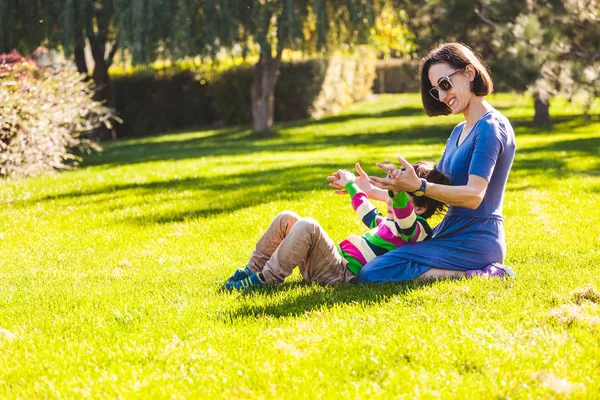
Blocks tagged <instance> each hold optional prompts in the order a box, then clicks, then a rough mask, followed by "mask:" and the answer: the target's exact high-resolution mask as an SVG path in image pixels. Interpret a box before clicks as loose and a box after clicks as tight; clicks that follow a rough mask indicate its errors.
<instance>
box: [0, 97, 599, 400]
mask: <svg viewBox="0 0 600 400" xmlns="http://www.w3.org/2000/svg"><path fill="white" fill-rule="evenodd" d="M490 102H491V103H492V105H494V106H495V107H497V108H499V109H502V110H503V112H504V113H505V114H506V115H507V116H508V118H509V119H510V120H511V122H512V123H513V124H514V126H515V128H516V133H517V140H518V146H519V147H518V151H517V155H516V160H515V164H514V166H513V169H512V173H511V176H510V178H509V182H508V190H507V192H506V195H505V200H504V214H505V226H506V237H507V242H508V259H507V263H508V264H509V265H511V266H512V267H513V268H514V269H515V270H516V272H517V278H516V279H515V280H511V281H504V280H486V279H472V280H451V281H439V282H434V283H416V282H413V283H408V284H388V285H347V286H340V287H324V288H323V287H319V286H314V285H306V284H302V283H299V282H298V279H299V276H298V275H295V276H293V277H291V279H290V282H288V283H287V284H286V285H284V286H283V287H278V288H273V289H270V290H259V291H255V292H252V293H247V294H239V293H226V292H223V291H221V290H219V287H220V284H221V283H222V282H223V281H224V280H225V279H226V278H227V277H228V276H229V275H230V274H231V272H232V271H233V270H234V269H236V268H238V267H241V266H243V265H244V263H245V262H246V261H247V259H248V257H249V255H250V252H251V251H252V246H253V245H254V243H255V241H256V240H257V239H258V238H259V236H260V234H261V232H262V231H263V230H264V229H266V227H267V225H268V223H269V221H270V220H271V218H273V216H275V215H276V214H277V213H278V212H279V211H282V210H285V209H291V210H294V211H296V212H298V213H299V214H301V215H305V216H310V217H313V218H315V219H316V220H317V221H319V222H320V223H322V224H323V226H324V227H325V229H326V231H327V232H328V233H329V235H330V236H331V238H332V239H333V240H335V241H339V240H342V239H343V238H345V237H347V236H348V235H349V234H352V233H354V234H357V233H360V232H364V227H363V226H361V222H360V221H359V220H358V219H357V218H356V215H355V213H354V212H353V211H352V208H351V207H350V205H349V200H348V198H347V197H344V196H335V195H333V194H332V193H331V188H329V187H328V186H327V180H326V179H325V177H326V176H327V175H328V174H329V173H330V172H331V171H333V170H334V169H335V168H340V167H343V168H352V167H353V164H354V162H355V161H356V160H359V161H361V163H362V166H363V167H364V168H365V169H366V171H367V172H368V173H369V174H379V173H380V171H379V170H378V169H377V167H375V166H374V163H375V162H376V161H381V160H382V159H390V160H393V159H394V157H395V156H396V155H397V154H401V155H403V156H404V157H405V158H407V159H408V160H409V161H416V160H420V159H431V160H437V159H439V157H440V156H441V153H442V150H443V146H444V144H445V141H446V139H447V137H448V134H449V132H450V130H451V129H452V127H453V126H454V124H456V123H457V122H458V121H459V120H460V116H448V117H443V118H442V117H440V118H428V117H427V116H426V115H425V113H424V112H423V110H422V107H421V101H420V98H419V96H418V95H413V94H411V95H402V96H381V97H380V98H379V99H378V100H377V101H374V102H369V103H363V104H360V105H357V106H355V107H352V108H351V109H348V110H347V111H346V112H344V113H342V114H340V115H337V116H335V117H330V118H323V119H322V120H320V121H300V122H295V123H283V124H277V125H276V129H277V131H278V132H279V133H280V136H279V137H274V138H269V139H264V140H261V141H257V140H255V137H254V136H253V135H251V132H250V129H243V128H220V129H210V130H202V131H197V132H189V133H178V134H172V135H164V136H155V137H151V138H144V139H135V140H123V141H118V142H114V143H107V145H106V149H105V151H104V152H102V153H100V154H94V155H93V156H92V157H90V158H86V164H87V166H86V167H85V168H80V169H78V170H77V171H69V172H67V173H63V174H59V175H54V176H41V177H37V178H33V179H28V180H22V181H7V182H6V181H5V182H0V241H1V243H2V257H1V258H0V271H2V274H0V287H1V288H2V296H3V297H2V302H3V303H2V307H0V349H1V351H0V381H1V382H2V384H1V385H0V397H2V398H65V397H69V398H71V397H72V398H82V397H85V398H91V397H93V398H108V397H110V398H164V397H173V398H211V399H212V398H216V399H218V398H248V399H252V398H282V399H284V398H285V399H287V398H293V399H296V398H300V399H304V398H324V399H330V398H349V399H351V398H381V399H386V398H403V397H408V398H413V397H414V398H459V399H461V398H469V399H473V400H475V399H489V398H515V399H519V398H534V399H537V398H543V399H565V398H573V399H576V398H597V397H598V393H600V370H599V369H598V343H600V330H599V327H600V326H599V325H598V319H599V318H600V303H598V302H597V299H598V296H597V295H595V294H597V291H598V289H600V277H599V274H598V260H599V259H600V247H599V245H600V243H599V242H598V241H597V240H594V239H595V238H597V237H598V236H599V235H600V212H599V211H598V203H599V200H600V199H599V196H600V175H599V173H598V171H600V161H599V160H600V159H599V156H600V154H599V153H598V149H599V148H600V119H599V116H598V113H599V112H600V109H598V108H595V109H594V110H593V116H592V117H591V120H589V121H584V120H583V119H582V118H580V117H579V116H578V115H576V110H575V109H574V108H573V107H572V106H571V105H570V104H568V103H567V102H566V101H564V100H563V99H560V98H559V99H557V100H555V101H554V102H553V104H552V106H551V112H552V113H553V115H555V118H556V123H555V124H554V126H553V127H552V128H551V129H541V128H535V127H532V125H531V123H530V122H529V120H530V119H531V116H532V103H531V100H530V99H529V98H528V97H523V96H515V95H504V94H501V95H495V96H491V97H490ZM582 213H584V217H582ZM582 218H584V219H585V229H582V224H581V223H579V221H581V220H582ZM590 287H592V288H595V290H590V289H588V288H590ZM582 293H584V294H583V295H582ZM2 328H3V329H5V330H7V331H9V332H12V333H13V334H14V336H15V337H14V338H12V340H11V336H10V335H7V334H3V331H1V329H2Z"/></svg>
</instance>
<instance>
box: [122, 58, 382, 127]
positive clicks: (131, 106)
mask: <svg viewBox="0 0 600 400" xmlns="http://www.w3.org/2000/svg"><path fill="white" fill-rule="evenodd" d="M252 72H253V66H251V65H242V66H237V67H233V68H230V69H228V70H225V71H222V72H219V73H214V74H213V75H211V78H210V79H207V78H204V77H199V76H198V74H197V73H194V72H193V71H191V70H185V71H178V72H173V71H171V72H164V71H163V72H160V73H159V72H156V71H142V72H136V73H134V74H131V75H121V76H118V77H114V78H113V80H114V91H115V107H116V109H117V112H118V114H119V116H120V118H121V119H123V120H124V123H123V125H121V126H120V127H119V128H118V134H119V137H125V136H140V135H149V134H154V133H160V132H169V131H173V130H181V129H193V128H196V127H198V126H201V125H211V124H219V125H221V124H229V125H231V124H248V123H250V122H251V119H252V111H251V110H252V107H251V99H250V88H251V86H252V78H253V76H252V75H253V73H252ZM374 76H375V60H374V56H373V55H372V54H371V53H369V52H366V51H365V50H362V51H361V53H359V54H357V55H355V56H346V57H343V56H339V55H338V56H334V57H331V58H329V59H310V60H303V61H290V62H282V63H281V68H280V75H279V79H278V82H277V86H276V88H275V120H276V121H293V120H298V119H304V118H309V117H320V116H323V115H328V114H332V113H335V112H337V111H339V110H340V109H341V108H342V107H344V106H345V105H347V104H351V103H353V102H355V101H360V100H362V99H363V98H364V97H365V96H366V95H368V94H369V93H370V88H371V86H372V83H373V79H374Z"/></svg>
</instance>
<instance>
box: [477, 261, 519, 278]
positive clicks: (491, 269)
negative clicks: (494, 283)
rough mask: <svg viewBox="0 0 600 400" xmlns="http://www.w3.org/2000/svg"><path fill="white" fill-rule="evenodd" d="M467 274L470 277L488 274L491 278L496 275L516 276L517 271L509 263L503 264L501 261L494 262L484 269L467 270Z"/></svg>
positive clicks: (500, 276) (499, 276)
mask: <svg viewBox="0 0 600 400" xmlns="http://www.w3.org/2000/svg"><path fill="white" fill-rule="evenodd" d="M467 276H468V277H469V278H471V277H473V276H486V277H489V278H495V277H498V278H502V277H509V278H514V277H515V276H516V274H515V271H513V269H512V268H511V267H509V266H508V265H503V264H500V263H496V262H493V263H491V264H489V265H488V266H487V267H485V268H484V269H474V270H471V271H467Z"/></svg>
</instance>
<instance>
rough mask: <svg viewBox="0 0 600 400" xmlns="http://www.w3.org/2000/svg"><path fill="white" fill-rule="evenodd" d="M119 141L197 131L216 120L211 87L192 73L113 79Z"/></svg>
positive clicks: (149, 72)
mask: <svg viewBox="0 0 600 400" xmlns="http://www.w3.org/2000/svg"><path fill="white" fill-rule="evenodd" d="M113 85H114V86H113V88H114V96H115V97H114V101H115V103H114V104H115V108H116V110H117V113H118V115H119V117H120V118H121V119H122V120H123V124H121V125H117V133H118V136H119V137H125V136H144V135H150V134H155V133H160V132H167V131H173V130H181V129H188V128H196V127H198V126H202V125H209V124H212V123H213V122H214V120H215V116H214V111H213V108H212V104H211V98H210V89H209V86H208V84H207V83H206V82H205V81H202V79H199V78H198V77H197V76H196V74H195V73H194V72H192V71H189V70H188V71H178V72H155V71H143V72H138V73H135V74H132V75H127V76H118V77H113Z"/></svg>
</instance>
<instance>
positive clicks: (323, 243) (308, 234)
mask: <svg viewBox="0 0 600 400" xmlns="http://www.w3.org/2000/svg"><path fill="white" fill-rule="evenodd" d="M347 264H348V262H347V261H346V260H345V259H344V258H343V257H342V256H341V255H340V253H339V252H338V250H337V248H336V246H335V243H334V242H333V240H331V239H330V238H329V236H328V235H327V233H326V232H325V230H323V228H322V227H321V225H319V223H318V222H317V221H315V220H314V219H312V218H300V217H299V216H298V215H297V214H296V213H294V212H291V211H284V212H282V213H280V214H279V215H277V217H275V219H274V220H273V222H271V225H270V226H269V228H268V229H267V230H266V232H265V233H264V234H263V235H262V237H261V238H260V239H259V241H258V243H256V248H255V250H254V252H253V253H252V257H251V258H250V261H249V262H248V264H247V267H248V269H250V270H251V271H252V272H254V273H256V272H259V271H262V273H263V276H264V278H265V281H266V282H267V283H270V284H280V283H283V281H284V280H285V278H286V277H288V276H289V275H290V274H291V273H292V271H293V270H294V268H295V267H296V266H297V267H298V269H299V270H300V273H301V274H302V278H304V280H305V281H307V282H316V283H318V284H320V285H335V284H339V283H346V282H357V281H358V278H357V277H356V275H354V274H353V273H352V272H351V271H350V270H349V269H348V268H346V265H347Z"/></svg>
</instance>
